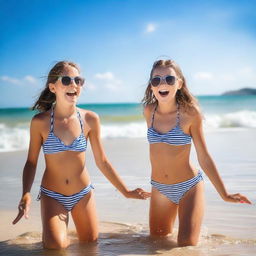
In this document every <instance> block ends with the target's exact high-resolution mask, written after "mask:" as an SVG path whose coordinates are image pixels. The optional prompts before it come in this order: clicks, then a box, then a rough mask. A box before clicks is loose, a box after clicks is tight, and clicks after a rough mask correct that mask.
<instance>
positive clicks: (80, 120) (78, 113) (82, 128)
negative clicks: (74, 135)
mask: <svg viewBox="0 0 256 256" xmlns="http://www.w3.org/2000/svg"><path fill="white" fill-rule="evenodd" d="M77 115H78V119H79V122H80V125H81V130H82V132H83V131H84V124H83V121H82V118H81V115H80V112H79V110H78V109H77Z"/></svg>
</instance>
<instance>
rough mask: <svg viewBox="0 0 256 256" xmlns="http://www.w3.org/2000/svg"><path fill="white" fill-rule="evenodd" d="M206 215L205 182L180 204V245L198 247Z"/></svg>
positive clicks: (190, 192) (193, 189) (189, 192)
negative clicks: (204, 215)
mask: <svg viewBox="0 0 256 256" xmlns="http://www.w3.org/2000/svg"><path fill="white" fill-rule="evenodd" d="M203 214H204V182H203V181H200V182H199V183H197V184H196V185H195V186H194V187H192V188H191V189H190V190H189V191H188V192H187V193H186V194H185V195H184V197H183V198H182V199H181V200H180V203H179V213H178V215H179V233H178V244H179V245H181V246H187V245H196V244H197V242H198V238H199V235H200V229H201V223H202V219H203Z"/></svg>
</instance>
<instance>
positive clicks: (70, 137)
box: [13, 61, 150, 249]
mask: <svg viewBox="0 0 256 256" xmlns="http://www.w3.org/2000/svg"><path fill="white" fill-rule="evenodd" d="M83 84H84V79H83V78H82V77H81V76H80V70H79V68H78V66H77V65H76V64H75V63H73V62H66V61H61V62H58V63H57V64H56V65H55V66H54V67H53V68H52V69H51V70H50V72H49V75H48V78H47V82H46V86H45V88H44V90H43V91H42V93H41V95H40V96H39V98H38V100H37V101H36V103H35V105H34V106H33V109H37V110H39V112H40V113H39V114H37V115H35V116H34V117H33V119H32V121H31V127H30V146H29V150H28V157H27V161H26V164H25V167H24V170H23V192H22V196H21V200H20V202H19V206H18V210H19V212H18V215H17V217H16V218H15V220H14V221H13V224H15V223H17V222H18V221H19V220H20V219H21V218H22V216H24V215H25V218H28V212H29V208H30V204H31V195H30V190H31V187H32V183H33V180H34V177H35V172H36V166H37V161H38V156H39V152H40V148H41V147H42V148H43V152H44V156H45V165H46V168H45V172H44V174H43V178H42V182H41V187H40V192H39V196H38V199H40V200H41V217H42V226H43V236H42V239H43V245H44V247H45V248H49V249H58V248H66V247H67V246H68V245H69V239H68V237H67V226H68V219H69V217H68V216H69V212H70V213H71V215H72V218H73V220H74V223H75V226H76V229H77V234H78V238H79V240H80V241H81V242H90V241H95V240H97V238H98V221H97V217H96V209H95V201H94V194H93V188H94V187H93V185H92V184H91V181H90V177H89V174H88V171H87V169H86V166H85V151H86V148H87V139H88V138H89V140H90V143H91V148H92V151H93V154H94V158H95V162H96V164H97V166H98V168H99V169H100V170H101V171H102V173H103V174H104V175H105V176H106V177H107V179H108V180H109V181H110V182H111V183H112V184H113V185H114V186H115V187H116V188H117V189H118V190H119V191H120V192H121V193H122V194H123V195H124V196H125V197H127V198H137V199H146V198H147V197H149V196H150V193H147V192H145V191H144V190H142V189H140V188H138V189H135V190H128V188H127V187H126V185H125V184H124V182H123V181H122V180H121V178H120V177H119V176H118V174H117V172H116V171H115V169H114V168H113V167H112V165H111V163H110V162H109V161H108V159H107V157H106V155H105V153H104V149H103V146H102V143H101V139H100V120H99V117H98V116H97V114H95V113H93V112H91V111H88V110H85V109H81V108H78V107H76V103H77V99H78V97H79V96H80V93H81V88H82V85H83Z"/></svg>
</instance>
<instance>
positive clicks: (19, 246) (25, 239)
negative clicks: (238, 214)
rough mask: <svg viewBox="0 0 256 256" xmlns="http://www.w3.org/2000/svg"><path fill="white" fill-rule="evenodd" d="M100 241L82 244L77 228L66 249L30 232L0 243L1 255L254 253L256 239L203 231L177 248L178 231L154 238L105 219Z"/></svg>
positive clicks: (195, 255) (194, 255)
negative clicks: (56, 247)
mask: <svg viewBox="0 0 256 256" xmlns="http://www.w3.org/2000/svg"><path fill="white" fill-rule="evenodd" d="M100 229H101V230H102V232H101V233H100V236H99V240H98V242H97V243H90V244H79V243H78V240H77V237H76V234H75V232H74V231H71V232H69V237H70V239H71V245H70V246H69V247H68V248H67V249H66V250H46V249H43V248H42V244H41V233H40V232H27V233H24V234H22V235H20V236H18V237H16V238H14V239H11V240H7V241H3V242H0V255H10V256H11V255H15V256H18V255H19V256H23V255H24V256H25V255H38V256H39V255H47V256H48V255H49V256H59V255H60V256H62V255H63V256H64V255H65V256H82V255H83V256H84V255H88V256H94V255H95V256H96V255H106V256H112V255H113V256H114V255H116V256H117V255H120V256H121V255H163V256H165V255H166V256H167V255H170V256H171V255H177V256H180V255H182V256H186V255H190V256H204V255H205V256H206V255H209V256H211V255H212V256H213V255H219V256H220V255H225V256H228V255H230V256H231V255H232V256H236V255H237V256H238V255H239V256H240V255H248V256H249V255H255V252H256V240H253V239H234V238H232V237H227V236H223V235H220V234H219V235H218V234H212V235H207V234H202V235H201V237H200V243H199V244H198V245H197V246H188V247H183V248H180V247H177V244H176V242H175V241H176V237H177V230H175V231H174V233H173V234H172V235H170V236H168V237H167V238H161V239H153V238H150V237H149V236H148V230H147V229H146V227H145V226H142V225H125V224H120V223H110V222H102V223H101V224H100Z"/></svg>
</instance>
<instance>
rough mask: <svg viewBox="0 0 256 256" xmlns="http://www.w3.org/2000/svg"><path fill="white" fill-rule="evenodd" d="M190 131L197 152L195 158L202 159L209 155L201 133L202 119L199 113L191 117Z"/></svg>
mask: <svg viewBox="0 0 256 256" xmlns="http://www.w3.org/2000/svg"><path fill="white" fill-rule="evenodd" d="M190 131H191V136H192V139H193V143H194V146H195V149H196V152H197V156H198V158H199V159H202V158H203V157H205V156H207V155H208V154H209V153H208V149H207V146H206V142H205V137H204V132H203V119H202V116H201V114H200V113H199V112H197V113H196V114H194V115H193V118H192V124H191V128H190Z"/></svg>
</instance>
